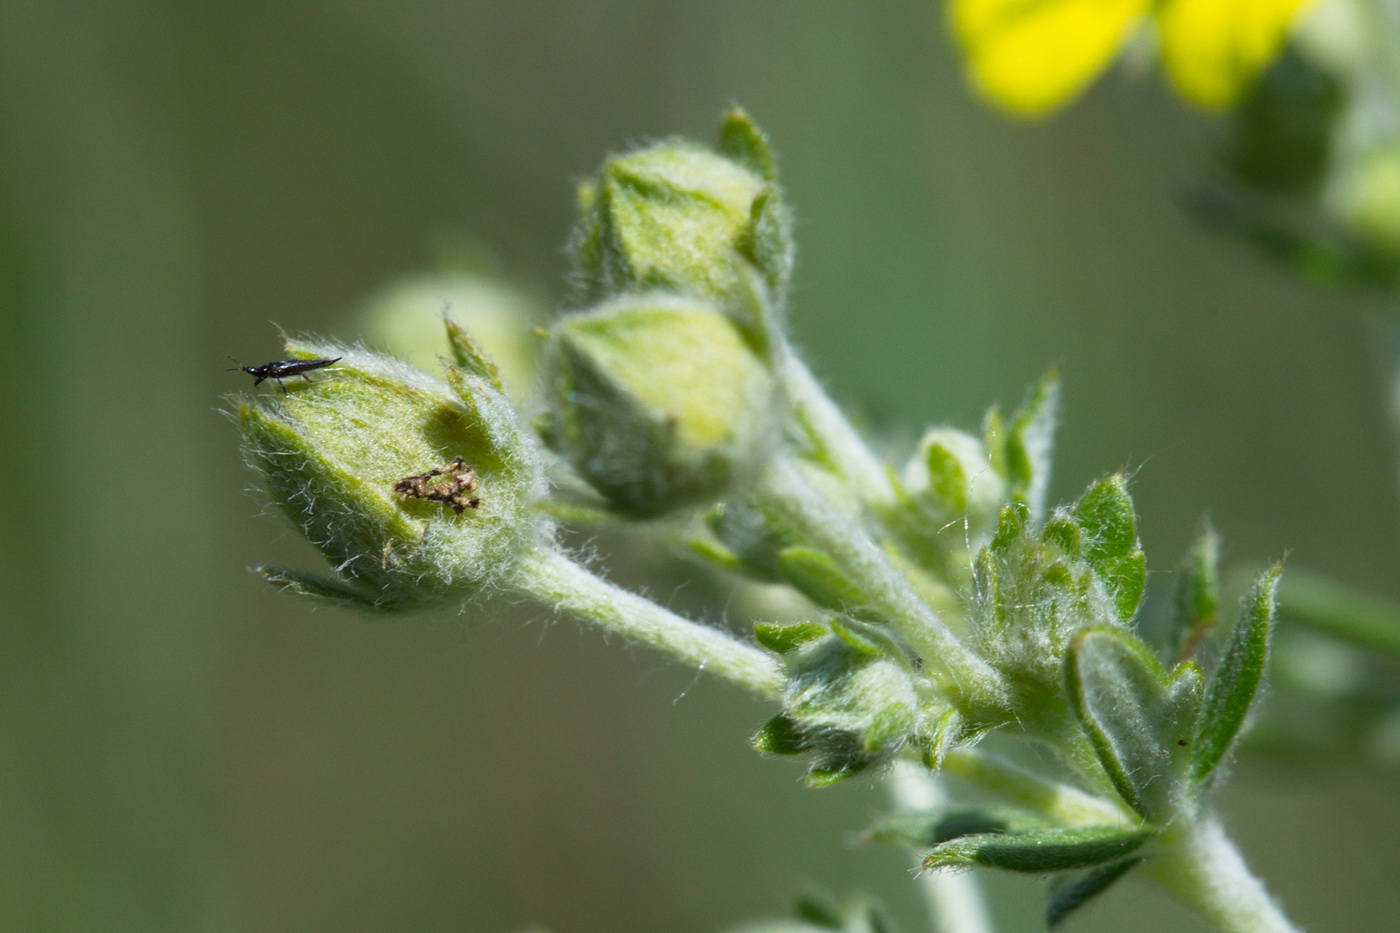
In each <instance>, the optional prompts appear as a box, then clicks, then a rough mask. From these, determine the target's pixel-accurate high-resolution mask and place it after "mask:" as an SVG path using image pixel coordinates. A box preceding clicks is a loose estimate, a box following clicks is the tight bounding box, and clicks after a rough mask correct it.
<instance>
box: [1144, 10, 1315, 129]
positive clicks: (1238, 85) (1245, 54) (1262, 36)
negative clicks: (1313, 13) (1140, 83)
mask: <svg viewBox="0 0 1400 933" xmlns="http://www.w3.org/2000/svg"><path fill="white" fill-rule="evenodd" d="M1315 2H1316V0H1167V2H1166V3H1165V4H1163V5H1162V8H1161V10H1160V11H1159V12H1158V14H1157V28H1158V31H1159V32H1160V33H1161V38H1162V63H1163V64H1164V65H1165V66H1166V69H1167V74H1168V75H1170V76H1171V79H1172V83H1173V84H1175V85H1176V89H1177V90H1178V91H1180V92H1181V96H1182V97H1185V98H1186V99H1187V100H1189V101H1191V102H1192V103H1194V104H1196V105H1198V106H1200V107H1204V108H1205V109H1207V110H1224V109H1226V108H1228V107H1230V106H1232V105H1233V104H1234V103H1235V102H1236V101H1238V100H1239V99H1240V97H1241V95H1243V94H1244V92H1245V91H1246V90H1247V89H1248V88H1249V86H1250V85H1251V84H1252V83H1253V82H1254V79H1255V78H1257V77H1259V74H1260V72H1262V71H1263V70H1264V68H1265V67H1267V66H1268V64H1269V62H1271V61H1273V59H1274V56H1276V55H1278V53H1279V50H1280V49H1282V48H1283V40H1284V38H1285V37H1286V36H1287V35H1288V30H1289V27H1290V26H1292V24H1293V22H1294V21H1295V20H1296V19H1297V18H1298V16H1299V15H1300V14H1301V13H1303V12H1304V11H1305V10H1306V9H1307V8H1308V7H1310V6H1312V5H1313V3H1315Z"/></svg>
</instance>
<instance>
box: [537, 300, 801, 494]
mask: <svg viewBox="0 0 1400 933" xmlns="http://www.w3.org/2000/svg"><path fill="white" fill-rule="evenodd" d="M547 366H548V373H547V376H546V378H547V380H548V384H547V392H548V396H549V403H550V406H551V408H550V411H549V412H548V413H547V414H546V416H545V418H544V419H542V422H541V431H542V433H543V434H544V436H545V440H546V442H547V443H549V445H550V446H551V447H552V448H554V449H555V450H556V451H558V452H559V453H560V454H561V455H563V456H564V457H565V458H566V459H567V460H568V461H569V462H570V463H571V464H572V465H573V467H574V468H575V469H576V470H577V471H578V473H579V474H580V475H581V476H582V477H583V478H584V479H586V480H588V482H590V483H591V484H592V485H593V486H594V488H596V489H597V490H598V491H599V492H600V493H602V494H603V495H604V496H605V497H606V498H607V499H608V500H609V501H610V502H611V503H612V504H613V506H614V507H615V508H617V509H618V511H620V512H623V513H626V514H631V515H637V516H648V515H658V514H661V513H663V512H666V511H669V510H672V509H676V508H680V507H684V506H688V505H699V504H703V503H705V502H707V501H710V500H713V499H715V498H718V497H720V496H721V495H723V493H724V492H725V491H726V490H728V489H729V488H730V487H731V486H732V485H733V484H734V483H735V482H736V481H738V480H740V479H741V478H742V477H745V476H747V475H749V474H750V473H751V472H752V471H753V470H754V469H755V468H756V467H757V466H758V465H759V464H760V463H761V462H762V461H763V460H764V459H765V457H766V455H767V454H768V453H769V451H771V449H772V448H773V445H774V444H775V443H776V442H777V440H778V436H779V434H780V430H779V428H778V423H779V421H778V418H777V417H776V415H777V411H778V406H777V404H776V398H775V396H776V388H775V381H774V379H773V376H772V373H771V371H770V369H769V366H768V363H767V361H766V359H765V358H764V357H763V356H762V355H761V354H760V353H759V352H758V351H757V350H755V348H754V347H753V346H752V345H751V343H750V342H749V341H748V339H746V334H745V331H743V330H742V329H741V328H740V327H739V326H738V325H736V324H735V322H734V321H733V320H731V319H730V318H729V317H727V316H725V315H724V314H722V313H720V312H719V311H718V310H717V309H716V308H715V307H714V306H713V305H711V304H709V303H707V302H704V301H699V300H696V299H692V298H683V297H678V296H674V295H640V296H632V297H625V298H620V299H617V300H614V301H612V302H608V303H606V304H604V305H602V306H601V307H599V308H596V309H594V310H592V311H589V312H586V313H580V314H574V315H569V316H567V317H565V318H563V319H561V320H560V321H559V323H558V324H557V325H556V327H555V330H554V333H553V339H552V342H551V345H550V348H549V359H548V364H547Z"/></svg>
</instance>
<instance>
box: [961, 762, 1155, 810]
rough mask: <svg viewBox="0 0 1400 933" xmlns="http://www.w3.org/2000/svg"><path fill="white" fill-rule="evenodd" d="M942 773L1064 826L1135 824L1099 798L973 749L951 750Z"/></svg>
mask: <svg viewBox="0 0 1400 933" xmlns="http://www.w3.org/2000/svg"><path fill="white" fill-rule="evenodd" d="M943 770H944V771H945V772H947V773H948V774H951V775H953V776H954V777H957V778H959V779H960V780H963V781H967V782H968V783H969V784H975V785H976V786H978V787H980V788H982V789H984V790H987V791H990V792H992V793H993V794H996V795H997V796H998V797H1001V798H1003V799H1004V800H1009V801H1011V802H1012V803H1015V804H1019V805H1020V806H1023V807H1025V808H1026V809H1028V810H1032V811H1034V812H1036V813H1039V814H1041V815H1042V816H1045V817H1047V818H1048V819H1051V820H1053V821H1055V822H1057V823H1061V824H1063V825H1065V826H1113V825H1117V824H1119V823H1122V822H1124V821H1129V820H1131V821H1133V822H1136V821H1137V817H1135V816H1133V815H1132V814H1130V813H1128V811H1127V810H1124V809H1122V808H1120V807H1118V806H1115V805H1114V804H1112V803H1110V802H1109V801H1107V800H1105V799H1103V798H1102V797H1095V796H1093V795H1092V794H1086V793H1084V792H1083V791H1082V790H1079V789H1078V788H1076V787H1071V786H1069V785H1068V784H1061V783H1060V782H1059V781H1052V780H1049V779H1047V778H1043V777H1041V776H1040V775H1038V774H1035V773H1034V772H1031V771H1028V770H1026V769H1025V768H1023V767H1021V766H1020V765H1018V764H1013V763H1012V762H1010V761H1007V760H1006V759H1005V758H1002V757H1001V756H999V755H993V754H990V753H988V752H981V751H978V750H977V749H975V748H955V749H953V750H952V751H950V752H948V755H947V757H946V758H944V759H943Z"/></svg>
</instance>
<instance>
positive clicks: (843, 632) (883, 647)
mask: <svg viewBox="0 0 1400 933" xmlns="http://www.w3.org/2000/svg"><path fill="white" fill-rule="evenodd" d="M831 632H832V634H834V635H835V636H836V637H837V638H839V639H841V640H842V641H844V642H845V643H846V644H848V645H850V646H851V647H852V648H854V649H856V650H857V651H859V652H860V653H861V654H864V655H870V656H872V657H879V656H883V657H889V658H902V657H904V656H905V654H906V652H905V650H904V648H903V647H901V646H900V644H899V642H897V641H895V640H894V638H892V637H891V636H890V634H889V632H888V631H886V630H885V629H884V628H881V627H880V626H878V625H871V624H870V623H867V622H861V621H859V620H857V619H850V618H842V617H840V616H835V617H833V618H832V619H831Z"/></svg>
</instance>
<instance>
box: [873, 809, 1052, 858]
mask: <svg viewBox="0 0 1400 933" xmlns="http://www.w3.org/2000/svg"><path fill="white" fill-rule="evenodd" d="M1054 828H1056V827H1055V826H1054V825H1053V824H1051V823H1049V822H1047V821H1046V820H1044V819H1041V818H1040V817H1038V816H1036V815H1034V814H1032V813H1028V812H1026V811H1024V810H1017V809H1014V808H1012V807H995V806H991V807H940V808H938V809H934V810H920V811H917V812H913V813H900V814H896V815H894V816H890V817H886V818H885V819H882V820H880V822H878V823H876V824H875V825H874V826H872V827H870V829H868V830H866V832H865V834H864V835H863V836H862V839H863V840H864V841H866V842H888V843H894V844H896V845H906V846H913V847H914V848H916V849H928V848H934V847H936V846H940V845H943V844H944V843H946V842H952V841H953V840H954V839H961V838H962V837H964V836H983V835H988V834H992V833H1001V834H1007V833H1011V834H1016V833H1028V832H1033V831H1039V830H1045V829H1054Z"/></svg>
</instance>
